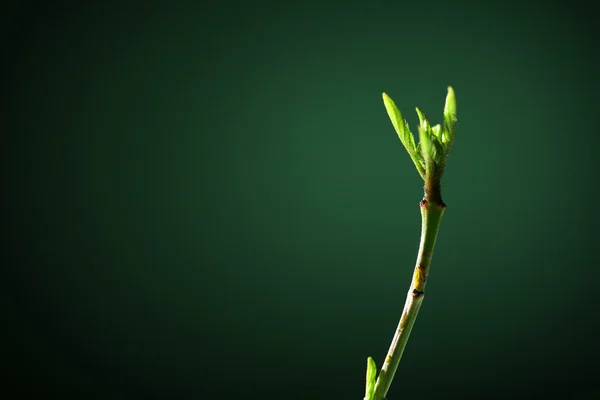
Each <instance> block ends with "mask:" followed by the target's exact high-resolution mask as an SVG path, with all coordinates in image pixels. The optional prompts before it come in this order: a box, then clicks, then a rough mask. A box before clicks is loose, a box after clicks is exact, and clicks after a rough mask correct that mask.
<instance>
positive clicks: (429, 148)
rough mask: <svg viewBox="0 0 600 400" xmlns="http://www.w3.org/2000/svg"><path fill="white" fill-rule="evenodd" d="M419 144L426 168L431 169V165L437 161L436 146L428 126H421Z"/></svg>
mask: <svg viewBox="0 0 600 400" xmlns="http://www.w3.org/2000/svg"><path fill="white" fill-rule="evenodd" d="M419 144H420V145H421V154H422V155H423V159H424V161H425V169H426V170H428V169H430V166H431V165H432V164H434V163H435V156H436V148H435V146H434V144H433V143H432V142H431V136H430V132H428V131H427V126H425V127H423V126H419Z"/></svg>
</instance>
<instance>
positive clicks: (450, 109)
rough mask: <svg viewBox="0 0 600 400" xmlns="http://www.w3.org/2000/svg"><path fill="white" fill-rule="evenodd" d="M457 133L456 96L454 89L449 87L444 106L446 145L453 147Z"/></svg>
mask: <svg viewBox="0 0 600 400" xmlns="http://www.w3.org/2000/svg"><path fill="white" fill-rule="evenodd" d="M455 132H456V96H455V95H454V89H452V87H451V86H448V95H447V96H446V104H445V105H444V133H445V136H447V139H446V140H445V143H444V144H448V145H449V146H451V145H452V141H453V140H454V134H455Z"/></svg>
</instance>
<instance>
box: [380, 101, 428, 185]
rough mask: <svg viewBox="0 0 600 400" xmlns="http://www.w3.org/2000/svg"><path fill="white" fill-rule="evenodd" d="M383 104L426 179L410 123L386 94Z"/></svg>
mask: <svg viewBox="0 0 600 400" xmlns="http://www.w3.org/2000/svg"><path fill="white" fill-rule="evenodd" d="M383 104H384V105H385V109H386V111H387V113H388V116H389V117H390V120H391V121H392V125H394V129H395V130H396V133H397V134H398V137H399V138H400V141H401V142H402V144H403V145H404V148H405V149H406V151H407V152H408V155H409V156H410V158H411V159H412V161H413V163H414V164H415V167H417V171H418V172H419V175H421V177H422V178H423V179H425V168H424V165H423V163H422V160H420V157H419V156H418V155H417V154H418V153H417V146H416V145H415V137H414V136H413V134H412V132H411V131H410V129H409V128H408V123H407V122H406V120H405V119H404V117H403V116H402V113H401V112H400V110H398V107H396V104H395V103H394V101H393V100H392V99H391V98H390V96H388V95H387V94H386V93H383Z"/></svg>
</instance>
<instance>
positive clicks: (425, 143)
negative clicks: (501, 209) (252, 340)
mask: <svg viewBox="0 0 600 400" xmlns="http://www.w3.org/2000/svg"><path fill="white" fill-rule="evenodd" d="M383 103H384V105H385V108H386V110H387V113H388V115H389V117H390V120H391V121H392V125H394V129H395V130H396V133H397V134H398V137H399V138H400V141H401V142H402V144H403V145H404V148H405V149H406V151H407V152H408V155H409V156H410V158H411V159H412V161H413V163H414V164H415V167H416V168H417V171H418V172H419V175H421V178H423V181H424V182H425V186H424V192H425V194H424V196H423V200H421V203H420V208H421V221H422V225H421V244H420V246H419V252H418V254H417V262H416V266H415V270H414V273H413V278H412V282H411V285H410V288H409V290H408V295H407V297H406V303H405V304H404V310H403V311H402V316H401V317H400V322H399V323H398V328H397V329H396V332H395V334H394V338H393V339H392V344H391V346H390V349H389V350H388V353H387V356H386V358H385V361H384V363H383V366H382V367H381V371H380V372H379V376H376V375H377V367H376V366H375V361H373V359H372V358H371V357H369V358H368V359H367V382H366V389H365V397H364V399H365V400H383V399H385V396H386V395H387V392H388V390H389V389H390V386H391V384H392V380H393V379H394V374H395V373H396V369H397V368H398V364H399V362H400V359H401V358H402V353H403V352H404V348H405V347H406V343H407V341H408V338H409V336H410V332H411V331H412V327H413V325H414V323H415V320H416V318H417V315H418V313H419V309H420V308H421V304H422V303H423V298H424V297H425V284H426V283H427V277H428V276H429V267H430V265H431V258H432V255H433V249H434V246H435V240H436V237H437V234H438V231H439V228H440V222H441V220H442V216H443V215H444V211H445V210H446V205H445V204H444V202H443V201H442V191H441V181H442V176H443V174H444V168H445V167H446V161H447V160H448V155H449V154H450V150H451V149H452V144H453V143H454V135H455V133H456V97H455V95H454V90H453V89H452V88H451V87H448V95H447V96H446V105H445V106H444V124H443V126H441V125H435V126H431V124H430V123H429V121H428V120H427V117H426V115H425V114H423V113H422V112H421V110H419V109H418V108H417V114H418V115H419V128H418V129H419V143H418V144H415V137H414V135H413V134H412V132H411V131H410V129H409V127H408V123H407V122H406V120H405V119H404V117H403V116H402V114H401V113H400V110H398V107H396V104H395V103H394V102H393V101H392V99H391V98H390V97H389V96H388V95H387V94H385V93H383Z"/></svg>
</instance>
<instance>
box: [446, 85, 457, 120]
mask: <svg viewBox="0 0 600 400" xmlns="http://www.w3.org/2000/svg"><path fill="white" fill-rule="evenodd" d="M444 114H446V115H448V114H450V115H456V96H455V95H454V89H452V86H448V95H447V96H446V105H445V106H444Z"/></svg>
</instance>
